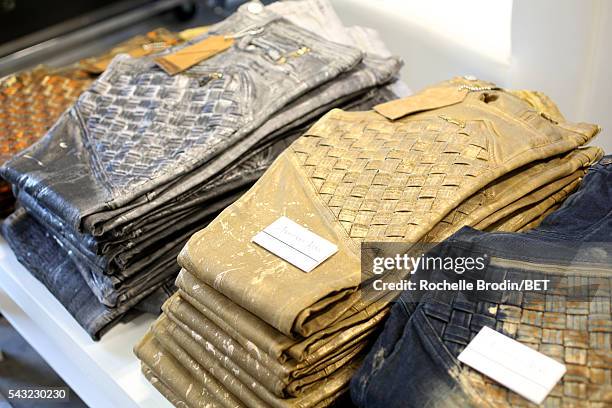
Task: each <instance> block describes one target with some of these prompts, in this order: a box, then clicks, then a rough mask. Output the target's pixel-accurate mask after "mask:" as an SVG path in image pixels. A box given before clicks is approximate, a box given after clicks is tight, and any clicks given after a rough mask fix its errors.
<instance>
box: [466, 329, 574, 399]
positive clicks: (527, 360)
mask: <svg viewBox="0 0 612 408" xmlns="http://www.w3.org/2000/svg"><path fill="white" fill-rule="evenodd" d="M458 358H459V361H461V362H463V363H465V364H467V365H469V366H470V367H472V368H474V369H475V370H477V371H480V372H481V373H483V374H484V375H486V376H488V377H490V378H492V379H493V380H495V381H497V382H499V383H500V384H502V385H503V386H505V387H508V388H509V389H511V390H512V391H514V392H516V393H517V394H519V395H521V396H523V397H525V398H527V399H528V400H529V401H531V402H534V403H536V404H540V403H542V401H544V399H545V398H546V396H547V395H548V394H549V393H550V391H552V389H553V387H554V386H555V384H557V382H558V381H559V380H560V379H561V377H563V374H565V371H566V368H565V366H564V365H563V364H561V363H559V362H557V361H555V360H553V359H552V358H550V357H548V356H545V355H544V354H542V353H539V352H537V351H535V350H533V349H531V348H529V347H527V346H525V345H524V344H521V343H519V342H518V341H516V340H513V339H511V338H510V337H507V336H504V335H503V334H501V333H499V332H497V331H495V330H493V329H490V328H489V327H486V326H485V327H483V328H482V329H481V330H480V332H478V334H477V335H476V337H474V339H473V340H472V341H471V342H470V343H469V344H468V345H467V347H466V348H465V350H463V352H461V354H459V357H458Z"/></svg>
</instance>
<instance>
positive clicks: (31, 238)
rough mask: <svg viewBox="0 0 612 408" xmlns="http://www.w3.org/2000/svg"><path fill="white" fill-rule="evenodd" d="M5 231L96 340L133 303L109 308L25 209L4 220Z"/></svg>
mask: <svg viewBox="0 0 612 408" xmlns="http://www.w3.org/2000/svg"><path fill="white" fill-rule="evenodd" d="M2 231H3V235H4V237H5V238H6V240H7V242H8V243H9V245H10V247H11V249H12V250H13V251H14V253H15V256H16V257H17V259H18V260H19V262H21V263H22V264H23V265H24V266H25V267H26V269H28V270H29V271H30V272H31V273H32V275H34V276H35V277H36V278H37V279H38V280H39V281H41V282H42V283H43V284H44V285H45V286H46V287H47V289H49V291H50V292H51V293H52V294H53V296H55V298H56V299H57V300H58V301H59V302H60V303H61V304H62V305H63V306H64V307H65V308H66V310H67V311H68V312H69V313H70V314H71V315H72V316H73V317H74V319H75V320H76V321H77V322H78V324H79V325H80V326H81V327H83V329H85V331H86V332H87V333H88V334H89V335H90V336H91V337H92V338H93V339H94V340H97V339H98V338H99V336H100V335H101V333H102V332H104V331H106V330H108V329H109V328H110V327H111V326H112V325H113V324H115V323H116V322H118V321H119V319H120V318H121V316H123V314H125V312H126V311H127V310H129V309H130V307H131V306H132V305H131V304H126V305H123V306H122V307H118V308H108V307H105V306H104V305H102V304H101V303H100V302H98V300H97V298H96V297H95V296H94V295H93V293H92V292H91V289H90V288H89V285H87V283H86V282H85V281H84V279H83V277H82V275H81V273H80V272H79V271H78V269H77V268H76V266H75V265H74V263H73V261H72V260H71V259H70V257H69V256H68V255H67V254H66V253H65V252H64V250H63V248H62V247H61V246H59V245H58V244H57V241H56V240H55V239H54V238H53V236H52V235H50V234H48V233H47V231H46V230H45V229H44V228H42V226H40V224H38V223H37V222H36V221H35V220H34V219H32V218H31V217H29V216H28V215H27V213H26V212H25V211H24V210H23V209H19V210H17V211H16V212H15V213H13V214H12V215H11V216H10V217H9V218H8V219H7V220H5V222H4V223H3V225H2ZM154 290H155V287H151V288H149V289H147V290H145V291H143V292H141V293H140V294H139V295H138V297H137V298H135V299H134V300H135V302H137V301H140V300H141V299H143V298H145V297H146V296H147V295H148V294H149V293H151V292H152V291H154Z"/></svg>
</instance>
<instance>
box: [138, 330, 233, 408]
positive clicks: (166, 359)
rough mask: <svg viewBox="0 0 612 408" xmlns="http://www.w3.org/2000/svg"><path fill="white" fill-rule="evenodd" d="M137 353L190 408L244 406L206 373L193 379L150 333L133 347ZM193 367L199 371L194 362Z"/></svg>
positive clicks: (203, 371) (202, 371)
mask: <svg viewBox="0 0 612 408" xmlns="http://www.w3.org/2000/svg"><path fill="white" fill-rule="evenodd" d="M134 352H135V353H136V355H137V356H138V358H139V359H140V360H141V361H142V363H143V364H144V365H145V366H146V367H147V368H149V369H150V370H151V372H152V373H153V375H155V376H156V377H157V378H158V379H159V380H160V381H162V383H163V384H164V385H165V386H166V387H167V388H169V389H170V390H171V391H172V392H173V393H174V394H175V395H177V396H178V397H179V398H181V399H183V400H185V401H186V402H187V404H188V405H189V406H190V407H210V406H214V407H217V406H220V407H241V406H243V405H242V404H241V403H240V402H239V401H237V400H236V398H234V396H233V395H232V394H230V393H229V392H228V391H227V390H226V389H225V388H224V387H223V386H222V385H221V384H220V383H219V382H218V381H217V380H216V379H214V378H213V377H212V376H211V375H210V374H209V373H208V372H207V371H206V370H201V371H200V370H198V371H197V374H196V375H195V376H194V375H193V374H192V372H191V371H190V370H188V369H186V368H185V367H184V366H183V365H181V364H180V363H179V362H178V361H177V360H176V358H175V357H174V355H173V354H172V353H171V352H170V351H169V350H167V349H165V348H164V347H163V346H162V345H161V344H160V343H159V342H158V341H157V340H156V339H155V338H154V337H153V334H152V333H151V332H148V333H147V334H146V335H145V337H144V338H143V339H142V340H141V341H140V343H138V344H137V345H136V346H135V347H134ZM190 361H192V360H190ZM190 367H198V368H199V366H197V363H195V362H192V366H190Z"/></svg>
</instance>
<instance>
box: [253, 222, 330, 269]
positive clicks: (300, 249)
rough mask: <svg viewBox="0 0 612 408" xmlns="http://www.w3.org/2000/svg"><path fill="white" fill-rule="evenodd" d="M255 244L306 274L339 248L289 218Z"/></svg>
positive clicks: (260, 235) (255, 239) (257, 238)
mask: <svg viewBox="0 0 612 408" xmlns="http://www.w3.org/2000/svg"><path fill="white" fill-rule="evenodd" d="M252 241H253V242H254V243H256V244H258V245H260V246H262V247H264V248H265V249H267V250H268V251H270V252H272V253H273V254H274V255H276V256H279V257H281V258H282V259H284V260H285V261H287V262H289V263H290V264H291V265H294V266H296V267H298V268H300V269H301V270H303V271H304V272H311V271H312V270H313V269H314V268H316V267H317V266H319V265H320V264H321V262H323V261H325V260H326V259H327V258H329V257H330V256H332V255H333V254H335V253H336V252H338V247H337V246H336V245H334V244H332V243H331V242H329V241H328V240H326V239H324V238H321V237H320V236H318V235H317V234H315V233H313V232H311V231H309V230H308V229H306V228H304V227H302V226H301V225H299V224H297V223H296V222H294V221H291V220H290V219H289V218H287V217H284V216H283V217H280V218H279V219H278V220H276V221H274V222H273V223H272V224H270V225H269V226H267V227H266V228H265V229H264V230H263V231H261V232H259V233H257V235H255V236H254V237H253V239H252Z"/></svg>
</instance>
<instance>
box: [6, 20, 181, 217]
mask: <svg viewBox="0 0 612 408" xmlns="http://www.w3.org/2000/svg"><path fill="white" fill-rule="evenodd" d="M183 40H184V38H183V36H182V35H181V34H180V33H179V34H172V33H170V32H169V31H167V30H165V29H157V30H154V31H151V32H149V33H147V34H146V35H141V36H137V37H134V38H132V39H130V40H128V41H126V42H124V43H122V44H119V45H118V46H116V47H115V48H113V49H111V50H110V51H108V52H107V53H105V54H103V55H100V56H97V57H91V58H87V59H84V60H81V61H79V62H78V63H76V64H74V65H71V66H68V67H63V68H50V67H45V66H39V67H36V68H34V69H32V70H29V71H23V72H19V73H17V74H14V75H9V76H6V77H4V78H2V79H0V118H1V119H2V127H0V164H3V163H5V162H6V161H8V160H9V159H10V158H12V157H13V156H14V155H15V154H17V153H18V152H20V151H21V150H23V149H25V148H26V147H28V146H30V145H32V144H33V143H34V142H36V141H37V140H39V139H40V138H41V137H43V136H44V135H45V133H46V132H47V131H48V130H49V128H51V126H53V124H54V123H55V122H56V121H57V119H58V118H59V117H60V116H61V114H62V113H64V111H65V110H66V109H68V108H69V107H70V106H71V105H72V104H73V103H74V102H75V101H76V100H77V98H78V97H79V95H81V94H82V93H83V91H85V90H86V89H87V88H88V87H89V86H90V85H91V83H92V82H93V81H94V79H95V78H96V77H97V76H98V75H99V74H100V73H101V72H103V71H104V69H106V66H107V65H108V62H109V61H110V60H111V59H112V57H114V56H115V55H117V54H120V53H128V54H130V55H135V56H138V55H140V56H142V55H146V54H149V53H153V52H155V51H158V50H160V49H163V48H166V47H169V46H171V45H174V44H177V43H180V42H182V41H183ZM24 118H26V119H24ZM13 204H14V198H13V195H12V193H11V188H10V184H9V183H7V182H6V181H4V180H2V179H0V217H1V216H5V215H7V214H8V213H10V212H11V211H12V208H13Z"/></svg>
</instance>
